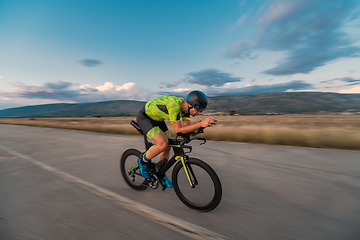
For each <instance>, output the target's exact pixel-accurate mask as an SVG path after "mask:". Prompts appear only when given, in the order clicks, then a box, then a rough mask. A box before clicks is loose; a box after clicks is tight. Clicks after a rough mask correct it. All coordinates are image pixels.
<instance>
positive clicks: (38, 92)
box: [0, 80, 158, 105]
mask: <svg viewBox="0 0 360 240" xmlns="http://www.w3.org/2000/svg"><path fill="white" fill-rule="evenodd" d="M156 96H158V95H156V94H153V93H150V92H147V91H146V90H145V89H143V88H142V87H140V86H139V85H137V84H135V83H133V82H128V83H124V84H123V85H115V84H114V83H111V82H106V83H104V85H101V86H97V87H92V86H91V85H89V84H84V85H79V84H76V83H71V82H66V81H60V80H59V81H56V82H48V83H45V84H43V86H40V87H39V86H27V85H25V84H22V85H21V87H20V88H19V89H18V90H17V91H16V92H0V99H3V100H7V99H12V100H14V101H15V100H16V101H22V102H24V105H26V102H27V101H28V100H36V99H37V100H39V101H38V102H46V103H47V102H49V101H52V102H56V101H57V102H97V101H108V100H118V99H122V100H138V101H147V100H149V99H151V98H153V97H156Z"/></svg>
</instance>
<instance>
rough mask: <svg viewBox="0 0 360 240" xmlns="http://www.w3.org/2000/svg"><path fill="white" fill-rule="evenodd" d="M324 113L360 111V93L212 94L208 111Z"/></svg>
mask: <svg viewBox="0 0 360 240" xmlns="http://www.w3.org/2000/svg"><path fill="white" fill-rule="evenodd" d="M144 104H145V102H139V101H130V100H116V101H105V102H94V103H76V104H64V103H59V104H45V105H36V106H25V107H18V108H10V109H5V110H0V117H78V116H99V115H102V116H104V115H107V116H126V115H135V114H136V113H137V112H138V111H139V109H140V108H141V107H142V106H143V105H144ZM230 110H233V112H234V113H238V114H246V115H247V114H249V115H250V114H269V113H272V114H321V113H323V114H324V113H340V112H360V94H338V93H320V92H291V93H268V94H254V95H244V94H240V95H235V96H219V97H210V98H209V105H208V108H207V110H206V113H215V112H223V113H228V112H229V111H230Z"/></svg>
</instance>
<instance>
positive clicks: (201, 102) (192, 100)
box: [186, 91, 208, 112]
mask: <svg viewBox="0 0 360 240" xmlns="http://www.w3.org/2000/svg"><path fill="white" fill-rule="evenodd" d="M186 101H187V102H188V103H189V104H190V105H191V108H195V109H196V110H197V111H200V112H202V111H204V109H205V108H206V106H207V104H208V98H207V97H206V95H205V93H203V92H201V91H192V92H190V93H189V94H188V95H187V97H186Z"/></svg>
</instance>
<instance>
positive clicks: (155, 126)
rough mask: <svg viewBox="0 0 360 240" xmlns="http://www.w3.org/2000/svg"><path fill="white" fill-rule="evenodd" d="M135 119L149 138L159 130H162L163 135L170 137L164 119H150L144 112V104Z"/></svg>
mask: <svg viewBox="0 0 360 240" xmlns="http://www.w3.org/2000/svg"><path fill="white" fill-rule="evenodd" d="M136 121H137V123H138V125H139V126H140V128H141V130H142V131H143V133H144V134H145V135H146V136H147V137H148V138H150V139H152V137H153V136H154V135H156V134H158V133H160V132H163V133H164V134H165V136H167V137H170V132H169V129H168V128H167V126H166V123H165V121H155V120H153V119H151V118H150V117H149V116H148V115H146V113H145V106H144V107H143V108H141V110H140V111H139V113H138V115H137V117H136Z"/></svg>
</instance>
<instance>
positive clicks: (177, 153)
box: [131, 121, 197, 188]
mask: <svg viewBox="0 0 360 240" xmlns="http://www.w3.org/2000/svg"><path fill="white" fill-rule="evenodd" d="M131 125H132V126H133V127H134V128H136V129H137V130H138V131H139V132H140V133H141V134H142V135H143V136H144V143H145V148H146V151H145V152H144V153H143V154H142V156H143V155H144V154H146V152H147V151H148V150H149V148H150V147H151V146H152V145H155V144H156V143H151V142H149V141H148V140H147V137H146V135H145V134H144V133H143V132H142V130H141V128H140V127H139V125H138V124H137V122H135V121H131ZM168 146H169V147H172V148H173V150H174V156H172V158H170V160H169V161H167V163H166V164H165V165H164V166H163V167H161V168H160V170H159V171H158V172H157V173H156V175H159V176H163V175H164V174H165V173H166V171H167V170H169V168H171V166H172V165H174V163H175V162H177V160H179V159H180V160H181V163H182V165H183V167H184V170H185V173H186V176H187V178H188V181H189V184H190V186H191V187H192V188H194V187H195V185H196V184H197V180H196V177H195V174H194V172H193V170H192V169H191V166H190V165H188V164H186V160H187V159H188V156H187V155H186V154H185V152H184V148H188V149H190V151H189V153H190V152H191V151H192V147H191V146H186V145H183V144H181V142H180V141H179V140H177V139H174V138H169V145H168ZM137 165H138V164H137V163H136V164H135V166H134V167H133V168H132V169H131V171H132V172H134V171H135V168H136V167H137ZM189 172H190V173H191V176H192V177H193V180H194V181H192V180H191V177H190V174H189Z"/></svg>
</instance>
